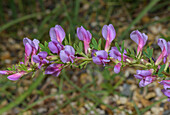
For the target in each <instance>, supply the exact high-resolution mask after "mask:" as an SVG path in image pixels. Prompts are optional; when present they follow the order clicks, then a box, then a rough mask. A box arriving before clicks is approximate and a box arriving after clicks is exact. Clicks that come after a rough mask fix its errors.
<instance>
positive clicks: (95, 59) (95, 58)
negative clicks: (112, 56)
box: [92, 57, 102, 65]
mask: <svg viewBox="0 0 170 115" xmlns="http://www.w3.org/2000/svg"><path fill="white" fill-rule="evenodd" d="M92 59H93V62H94V63H95V64H97V65H100V64H102V61H101V60H100V58H98V57H93V58H92Z"/></svg>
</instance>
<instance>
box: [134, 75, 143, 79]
mask: <svg viewBox="0 0 170 115" xmlns="http://www.w3.org/2000/svg"><path fill="white" fill-rule="evenodd" d="M134 76H135V77H136V79H143V77H142V76H140V75H134Z"/></svg>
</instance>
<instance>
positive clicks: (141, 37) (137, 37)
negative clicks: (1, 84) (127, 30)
mask: <svg viewBox="0 0 170 115" xmlns="http://www.w3.org/2000/svg"><path fill="white" fill-rule="evenodd" d="M130 38H131V39H132V40H133V41H134V42H136V43H137V44H138V49H137V54H139V53H140V52H142V49H143V46H144V45H145V44H146V41H147V40H148V36H147V35H146V34H145V33H141V32H139V31H138V30H135V31H133V32H132V33H131V34H130Z"/></svg>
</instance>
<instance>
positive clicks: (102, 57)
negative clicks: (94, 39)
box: [92, 50, 110, 66]
mask: <svg viewBox="0 0 170 115" xmlns="http://www.w3.org/2000/svg"><path fill="white" fill-rule="evenodd" d="M95 55H96V56H93V57H92V58H93V62H94V63H95V64H98V65H100V64H103V65H104V66H105V64H106V63H108V62H110V60H108V59H107V58H108V54H107V52H106V51H105V50H100V51H96V53H95Z"/></svg>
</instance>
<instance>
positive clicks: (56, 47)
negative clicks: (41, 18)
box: [48, 41, 64, 54]
mask: <svg viewBox="0 0 170 115" xmlns="http://www.w3.org/2000/svg"><path fill="white" fill-rule="evenodd" d="M48 47H49V49H50V50H51V52H52V53H57V54H59V53H60V51H61V50H63V49H64V46H63V45H62V44H61V43H59V42H58V41H51V42H49V43H48Z"/></svg>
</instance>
